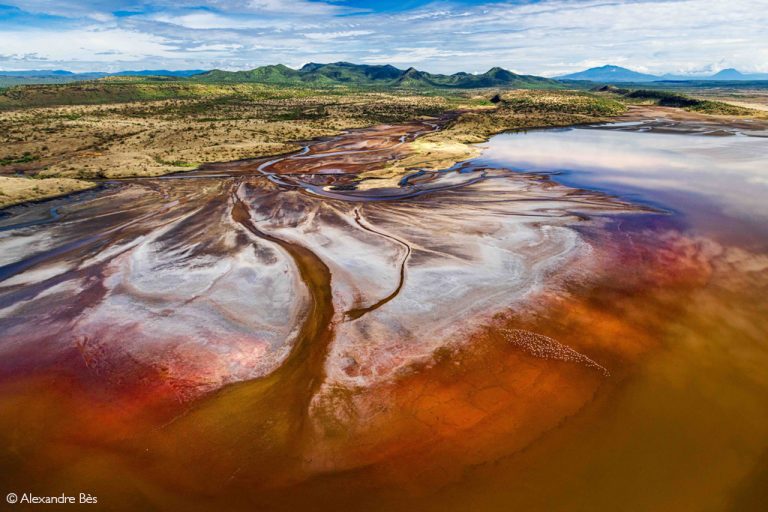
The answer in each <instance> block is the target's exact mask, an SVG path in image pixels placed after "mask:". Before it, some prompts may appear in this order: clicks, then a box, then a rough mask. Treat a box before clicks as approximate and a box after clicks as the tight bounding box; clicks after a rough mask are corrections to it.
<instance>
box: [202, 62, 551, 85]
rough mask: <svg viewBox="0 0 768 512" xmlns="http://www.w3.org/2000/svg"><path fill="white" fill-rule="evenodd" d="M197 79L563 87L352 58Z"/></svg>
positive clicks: (497, 71)
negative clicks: (448, 72) (296, 67)
mask: <svg viewBox="0 0 768 512" xmlns="http://www.w3.org/2000/svg"><path fill="white" fill-rule="evenodd" d="M193 79H194V80H195V81H204V82H216V83H236V82H257V83H266V84H284V85H301V84H306V85H318V86H322V85H328V86H332V85H348V86H356V87H385V88H390V87H401V88H409V89H416V88H450V89H473V88H484V87H514V88H523V89H546V88H550V89H556V88H562V87H563V86H562V84H560V83H559V82H557V81H556V80H550V79H548V78H542V77H538V76H531V75H518V74H516V73H512V72H511V71H507V70H506V69H502V68H498V67H496V68H493V69H491V70H489V71H487V72H485V73H482V74H477V75H473V74H469V73H455V74H453V75H440V74H433V73H427V72H426V71H419V70H417V69H415V68H408V69H406V70H401V69H398V68H396V67H394V66H390V65H382V66H370V65H365V64H352V63H349V62H335V63H332V64H317V63H310V64H306V65H305V66H303V67H302V68H301V69H298V70H295V69H291V68H288V67H286V66H283V65H281V64H280V65H277V66H262V67H259V68H256V69H252V70H250V71H221V70H218V69H217V70H213V71H209V72H208V73H203V74H201V75H197V76H195V77H194V78H193Z"/></svg>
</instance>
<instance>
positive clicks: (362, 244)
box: [0, 113, 768, 510]
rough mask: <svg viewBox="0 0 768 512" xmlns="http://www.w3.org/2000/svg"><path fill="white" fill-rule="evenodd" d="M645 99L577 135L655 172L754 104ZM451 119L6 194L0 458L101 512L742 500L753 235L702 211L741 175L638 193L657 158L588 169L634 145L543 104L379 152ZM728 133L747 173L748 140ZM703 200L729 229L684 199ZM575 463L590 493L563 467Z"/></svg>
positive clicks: (753, 350) (637, 505)
mask: <svg viewBox="0 0 768 512" xmlns="http://www.w3.org/2000/svg"><path fill="white" fill-rule="evenodd" d="M659 115H660V114H658V113H657V114H655V115H654V116H652V117H647V116H645V117H643V119H641V120H638V117H641V116H636V117H635V118H633V119H631V120H625V121H626V123H627V124H621V123H619V124H616V125H611V126H594V127H590V128H584V129H583V132H585V135H584V137H587V135H588V134H592V135H591V136H592V137H598V138H599V136H600V135H601V134H603V133H604V132H605V133H608V134H613V135H612V136H613V137H637V138H638V139H637V140H640V139H639V138H642V137H678V138H679V139H680V140H679V144H678V146H679V155H677V156H675V157H674V158H672V157H665V156H664V155H665V154H669V151H671V149H670V147H672V146H675V145H674V144H672V145H671V146H670V147H667V146H665V145H664V144H663V143H659V142H658V141H657V139H647V143H648V144H649V146H648V148H646V149H648V150H649V151H650V149H653V148H656V149H655V151H657V152H658V154H659V155H662V156H659V160H655V161H654V162H655V163H654V164H653V165H655V166H657V167H659V168H661V169H663V172H665V173H668V174H669V173H674V172H684V171H685V169H681V168H680V167H678V166H676V163H677V158H678V157H679V158H680V159H682V160H685V159H686V158H688V160H690V161H693V162H696V164H697V165H698V164H699V163H700V162H699V161H698V160H695V159H693V160H691V158H690V157H691V154H687V153H686V151H689V150H691V146H690V145H687V144H686V140H687V139H686V137H697V136H698V137H711V139H707V140H717V141H720V144H723V147H722V148H721V149H720V150H719V151H720V152H721V153H720V154H717V153H712V154H705V156H704V158H709V159H710V160H711V162H714V161H725V162H727V161H730V160H729V159H730V158H731V156H730V155H731V153H730V152H729V150H728V147H729V146H728V144H729V143H732V142H733V141H740V140H741V138H749V140H750V141H753V142H754V141H759V142H762V139H760V137H761V136H762V132H761V131H760V130H759V129H754V130H752V125H750V127H751V128H750V129H751V131H749V133H747V132H746V131H745V130H742V129H741V128H739V127H738V126H737V127H733V126H732V127H730V128H729V127H728V126H727V125H723V126H721V127H720V128H718V129H717V130H714V129H710V128H707V130H705V131H706V132H707V133H704V132H697V128H695V126H694V124H691V126H689V127H688V132H687V134H684V132H685V130H684V129H683V128H684V126H682V124H684V123H686V122H688V121H680V120H672V121H671V120H666V121H659V120H658V119H657V118H658V117H659ZM640 121H641V122H640ZM451 122H452V119H451V118H431V119H423V120H418V121H413V122H409V123H404V124H390V125H380V126H377V127H374V128H370V129H361V130H353V131H348V132H345V133H343V134H341V135H338V136H334V137H330V138H325V139H320V140H318V141H315V142H313V143H310V144H307V145H306V146H305V147H304V148H303V149H301V150H300V151H298V152H295V153H291V154H287V155H283V156H280V157H273V158H264V159H257V160H243V161H239V162H233V163H230V164H215V165H208V166H204V167H202V168H201V169H199V170H197V171H194V172H190V173H184V174H179V175H173V176H168V177H165V178H161V179H139V180H134V181H130V182H121V183H118V184H113V185H112V186H110V187H108V188H106V189H105V190H102V191H99V192H94V193H92V195H91V196H86V197H83V198H80V199H79V200H78V201H71V202H67V201H66V200H62V202H61V204H58V205H57V206H56V216H55V217H52V216H51V215H50V206H49V205H37V206H34V207H31V208H25V209H17V210H11V213H12V215H11V216H9V217H6V218H3V219H0V229H2V231H0V248H2V251H0V254H1V255H2V256H1V257H2V260H0V279H1V281H0V331H2V334H3V339H4V343H3V345H2V346H0V406H1V407H2V408H3V410H6V411H8V414H5V415H3V418H2V419H0V439H2V446H3V455H2V458H0V461H1V462H0V463H1V464H2V467H0V469H2V474H3V475H6V476H5V477H4V479H5V480H6V481H5V482H4V483H7V484H8V486H10V487H12V486H18V485H21V484H22V483H24V485H27V486H31V487H33V488H32V489H31V490H33V491H39V492H44V491H45V492H50V491H52V490H54V489H62V488H63V489H69V488H72V489H79V488H83V486H87V488H88V489H89V490H90V492H91V493H92V494H96V495H98V496H99V502H100V503H102V502H103V503H107V504H109V506H110V507H111V508H112V509H116V510H120V509H125V510H130V509H135V508H137V507H140V508H141V507H143V508H153V507H154V508H161V509H170V508H181V509H185V510H207V509H211V508H214V507H227V508H228V509H233V510H252V509H253V508H254V507H257V508H260V509H266V510H296V509H297V508H299V507H303V508H312V509H320V510H326V509H327V510H331V509H334V510H338V509H339V508H340V507H346V508H348V509H354V508H366V509H374V510H414V509H420V510H466V509H467V508H477V509H480V510H498V509H499V508H501V507H507V506H512V505H518V506H521V507H529V508H531V507H532V508H539V509H547V510H572V509H573V504H574V503H577V504H578V506H579V507H586V508H588V506H589V504H590V500H596V502H597V503H598V504H599V505H600V507H605V508H608V509H623V510H648V509H659V508H663V507H665V506H669V504H670V503H675V505H676V506H679V507H680V508H681V509H685V508H700V506H703V505H709V504H712V503H714V504H715V505H717V504H724V505H723V507H722V508H725V504H727V503H730V502H731V501H733V500H741V501H740V503H751V501H752V500H753V499H754V498H753V497H752V496H753V494H751V493H754V492H756V491H755V489H756V488H757V487H756V485H757V484H756V483H755V482H758V481H759V473H757V474H756V475H757V476H750V474H751V473H750V472H751V471H752V472H753V474H754V472H755V471H759V470H757V469H753V468H754V467H757V464H758V462H759V460H760V456H761V455H760V454H761V453H762V452H763V451H764V450H766V449H768V447H767V446H765V441H764V440H765V439H766V438H768V437H766V435H765V434H766V433H768V421H767V420H768V410H766V408H765V406H764V404H763V401H762V397H764V391H765V390H766V388H768V381H767V380H766V374H765V372H764V371H763V370H762V368H764V367H765V366H764V365H763V364H762V362H763V361H766V362H768V347H765V346H764V340H765V339H768V332H766V331H767V330H768V326H766V324H765V321H764V319H762V317H761V315H760V314H759V311H760V310H761V308H762V307H763V306H764V305H765V303H764V299H761V297H764V296H765V294H764V292H765V291H768V290H766V288H767V287H768V282H766V278H765V276H766V270H768V255H766V250H768V248H766V247H765V246H763V245H761V244H760V243H759V242H760V241H759V239H756V238H754V237H753V238H750V237H742V238H738V237H735V238H726V237H724V236H723V233H724V232H726V231H732V230H733V227H734V226H741V229H743V230H744V231H745V232H746V231H749V230H750V229H751V226H752V224H750V222H749V221H748V220H744V215H743V213H744V210H739V211H735V210H733V209H732V208H730V206H732V200H731V198H732V197H737V196H738V194H736V195H735V196H734V195H729V194H720V197H723V198H725V199H723V201H725V203H723V202H720V203H717V202H712V201H705V200H698V201H694V200H693V199H691V198H692V197H696V195H695V194H698V193H699V192H698V190H699V189H700V190H704V191H706V190H711V188H710V187H711V184H712V182H710V181H709V180H710V178H711V176H710V175H709V174H706V175H703V176H702V178H701V180H702V181H701V183H702V186H701V187H698V188H697V191H692V190H690V189H686V188H684V187H682V188H681V187H678V188H676V189H675V194H670V193H664V194H662V195H660V196H658V197H655V196H654V197H646V196H644V195H642V193H647V190H651V191H653V190H660V191H662V192H669V188H670V187H669V186H666V185H665V186H662V185H663V183H660V182H658V176H655V175H652V176H647V177H646V181H643V182H642V183H643V186H644V188H643V187H640V189H642V190H640V189H631V190H629V189H626V188H622V187H619V186H616V185H615V184H616V180H615V179H613V178H612V176H611V175H610V173H609V171H611V170H613V169H617V168H618V169H623V168H624V167H626V168H627V169H628V171H627V172H634V171H635V169H634V167H632V166H633V165H637V166H640V167H642V166H643V165H645V164H646V163H647V161H643V162H639V163H638V162H637V161H634V160H632V159H631V158H630V157H632V156H633V155H632V153H631V151H629V150H627V149H626V147H623V146H617V147H618V148H619V150H622V148H623V149H624V150H625V153H621V154H617V153H614V154H610V155H609V156H610V158H606V159H603V160H601V159H600V153H594V152H592V153H590V148H595V147H597V148H602V147H603V146H601V145H599V144H597V143H596V142H595V139H589V137H587V139H586V140H577V141H575V142H574V144H575V145H571V146H568V147H569V148H570V149H569V150H568V151H559V150H558V148H562V147H566V146H562V147H561V146H557V144H560V142H561V141H565V142H568V141H569V140H571V139H569V138H568V137H569V135H568V133H570V132H569V131H567V130H566V131H557V132H550V131H542V132H531V133H529V134H512V135H501V136H499V137H497V138H495V139H493V140H492V141H490V142H489V143H488V144H487V145H485V146H484V147H483V148H475V149H473V151H477V152H482V154H481V156H480V157H478V158H476V159H472V160H466V161H461V162H458V163H454V162H451V163H450V164H449V165H447V166H445V167H443V168H439V166H437V165H435V166H434V168H433V167H431V166H428V165H423V166H411V165H408V164H406V163H404V162H408V161H409V159H411V158H416V157H418V158H423V157H424V154H421V156H419V151H420V149H419V148H420V147H421V148H423V147H424V146H419V141H423V140H425V139H427V138H429V137H434V136H436V135H438V134H440V133H441V131H442V130H444V129H446V127H450V126H452V125H451ZM676 123H677V124H676ZM681 123H682V124H681ZM638 127H639V128H638ZM640 128H643V129H647V130H645V131H643V130H641V129H640ZM630 129H631V130H633V131H632V132H626V130H630ZM718 130H720V131H725V132H728V133H726V135H724V136H719V137H718V136H716V135H717V133H715V132H716V131H718ZM739 130H741V131H739ZM691 131H693V132H696V133H693V134H692V133H690V132H691ZM753 131H754V132H755V133H752V132H753ZM737 132H738V134H739V135H736V134H735V133H737ZM537 133H543V134H546V137H545V138H543V139H541V141H540V143H538V144H534V145H531V144H528V139H526V140H523V141H522V143H521V144H522V146H521V147H526V146H527V147H529V152H528V153H523V152H522V151H520V150H509V148H508V146H507V145H508V144H513V145H514V144H517V143H518V140H517V139H514V137H528V136H531V135H534V136H537V135H535V134H537ZM579 133H581V132H579ZM504 137H512V138H513V139H512V140H513V142H508V141H507V142H505V140H506V139H504ZM606 138H610V137H608V136H606ZM531 140H532V139H531ZM535 140H536V141H539V139H535ZM611 140H612V139H611ZM632 140H635V139H632ZM665 140H666V139H665ZM414 141H415V142H414ZM578 143H580V144H581V145H579V144H578ZM461 144H464V143H463V142H462V143H461ZM609 146H610V141H609ZM611 147H612V146H611ZM628 147H630V148H631V144H630V145H629V146H628ZM675 147H677V146H675ZM696 147H697V146H695V145H694V146H693V148H694V150H695V149H696ZM750 147H752V146H750ZM578 148H582V149H583V150H584V151H582V152H579V151H576V149H578ZM649 148H650V149H649ZM673 149H674V148H673ZM619 150H617V151H619ZM732 150H733V151H735V150H738V148H736V149H732ZM665 151H666V153H665ZM533 153H536V154H535V155H534V154H533ZM651 153H652V154H653V155H656V153H653V152H651ZM742 154H743V152H742ZM541 155H549V156H550V158H549V159H543V160H537V158H539V157H540V156H541ZM558 155H559V156H558ZM748 155H749V158H746V157H745V159H743V160H742V161H740V164H739V165H741V166H742V167H743V168H744V170H749V169H752V170H753V171H754V174H747V175H746V176H747V178H745V179H751V178H750V177H754V176H757V177H758V178H759V176H760V174H759V172H760V171H759V169H761V168H763V167H761V166H763V164H764V163H765V160H764V156H763V157H761V156H760V153H759V151H756V152H754V153H748ZM427 156H428V157H429V158H438V160H439V161H444V160H445V159H444V158H443V156H444V155H439V157H435V156H434V155H427ZM523 156H524V157H525V158H523ZM578 157H583V158H584V160H583V161H582V160H578V159H577V158H578ZM558 158H560V159H561V160H558ZM665 158H666V159H665ZM718 158H720V160H717V159H718ZM448 160H451V158H449V159H448ZM436 161H437V160H436ZM590 162H593V163H595V164H596V165H595V168H596V169H597V171H596V172H603V173H605V176H607V177H608V178H610V179H607V180H605V183H604V185H605V186H597V185H595V184H599V183H602V181H601V180H600V179H599V177H597V178H594V181H589V180H588V179H587V178H588V177H589V174H588V173H587V172H586V171H585V170H588V169H589V168H590V167H589V163H590ZM711 162H710V163H711ZM702 165H703V164H702ZM622 166H624V167H622ZM665 166H668V167H669V168H667V167H665ZM380 172H381V173H384V172H386V173H387V175H386V176H383V175H377V173H380ZM636 179H640V180H641V181H642V179H643V176H642V175H640V177H636ZM654 180H656V181H654ZM734 180H735V178H734ZM681 181H684V180H681ZM734 183H735V181H734ZM580 184H581V185H580ZM758 185H759V180H758V182H755V183H753V185H752V186H753V187H756V186H758ZM717 186H722V185H717ZM760 186H762V185H760ZM734 190H736V191H738V190H740V189H739V188H738V187H736V186H734ZM673 201H674V202H675V204H670V203H672V202H673ZM681 205H682V206H681ZM715 206H716V207H717V208H718V210H717V211H718V212H719V214H720V216H721V217H723V218H727V219H729V220H728V223H727V224H728V225H729V229H727V230H723V229H720V227H721V226H722V225H724V224H715V223H713V222H711V219H712V217H711V216H707V215H704V213H705V212H708V211H711V208H712V207H715ZM742 208H747V209H748V211H747V212H746V213H748V214H749V215H761V213H760V211H761V210H760V208H762V206H760V204H759V203H751V202H750V203H747V205H746V206H744V205H742ZM733 340H737V341H735V342H734V341H733ZM734 376H736V377H734ZM691 383H693V388H691V387H690V384H691ZM705 403H706V404H709V407H704V406H703V404H705ZM745 414H749V415H750V419H751V420H752V421H750V422H744V421H739V420H737V419H736V418H739V417H743V416H744V415H745ZM687 415H689V416H690V418H688V417H687ZM722 415H726V416H728V417H730V418H733V420H728V421H722V417H721V416H722ZM718 418H720V420H718ZM718 421H719V424H720V425H721V428H720V429H719V430H718V428H716V425H718ZM706 439H710V440H711V441H712V442H711V443H709V444H707V442H706ZM678 446H679V447H682V448H680V449H678V448H677V447H678ZM617 454H620V455H617ZM654 458H659V459H660V460H664V463H663V464H662V469H661V471H662V472H663V473H664V479H663V481H656V480H655V479H654V478H653V476H652V475H653V474H655V473H654V471H659V469H658V468H657V467H656V464H654V463H653V461H654ZM715 459H717V464H715ZM652 466H653V468H652ZM715 466H716V467H717V468H718V471H710V470H709V469H707V468H710V467H715ZM561 468H567V471H561ZM638 468H639V470H640V471H641V475H646V476H645V477H643V479H644V480H643V486H642V488H643V492H642V493H631V492H629V491H628V489H630V488H631V486H632V485H633V484H632V482H634V481H636V478H637V474H638ZM692 474H694V475H695V476H696V478H692V479H689V480H686V479H685V478H683V476H682V475H692ZM592 478H597V479H599V481H601V482H606V484H605V485H604V486H603V487H602V488H601V489H602V490H601V492H599V493H595V492H594V490H592V491H588V490H584V489H583V486H582V484H583V482H584V481H585V479H587V480H589V479H592ZM689 481H691V482H693V481H699V482H706V488H707V489H708V491H707V493H704V494H702V493H701V492H698V493H697V492H695V491H696V489H697V486H696V485H694V484H693V483H690V484H688V483H686V482H689ZM29 482H34V484H29ZM681 482H682V483H681ZM580 486H581V487H580ZM699 491H700V489H699ZM729 500H730V501H729ZM734 502H735V501H734ZM472 504H474V505H472ZM714 508H717V506H715V507H714Z"/></svg>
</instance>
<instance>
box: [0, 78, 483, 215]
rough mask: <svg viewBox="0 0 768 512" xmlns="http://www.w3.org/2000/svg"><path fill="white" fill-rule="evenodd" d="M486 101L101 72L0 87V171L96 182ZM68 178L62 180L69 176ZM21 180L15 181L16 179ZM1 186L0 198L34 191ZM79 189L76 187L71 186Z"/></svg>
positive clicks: (266, 151) (246, 154)
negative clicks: (77, 79) (91, 77)
mask: <svg viewBox="0 0 768 512" xmlns="http://www.w3.org/2000/svg"><path fill="white" fill-rule="evenodd" d="M483 104H488V105H490V103H489V102H488V101H487V99H473V98H471V97H467V96H457V95H438V94H431V93H421V94H414V93H409V92H397V91H393V92H386V93H385V92H376V91H362V90H351V89H345V88H323V89H309V88H290V87H278V86H268V85H259V84H232V85H227V84H197V83H183V82H174V81H163V82H155V81H153V82H144V81H139V80H130V79H126V80H105V81H98V82H93V83H83V84H65V85H41V86H27V87H23V88H16V89H10V90H7V91H6V92H5V94H0V105H1V106H2V107H0V108H1V109H2V110H0V144H2V149H0V175H4V176H14V177H17V178H18V179H28V178H31V177H34V178H37V180H36V187H37V188H36V190H39V191H40V195H39V196H38V197H45V196H46V195H47V194H46V192H47V191H49V190H50V188H49V187H42V186H41V185H40V183H41V181H42V180H41V178H72V179H77V180H94V179H105V178H110V179H113V178H128V177H136V176H157V175H161V174H167V173H172V172H178V171H183V170H189V169H192V168H194V167H197V166H198V165H200V164H202V163H205V162H214V161H227V160H236V159H244V158H254V157H259V156H264V155H271V154H276V153H284V152H287V151H292V150H295V149H297V148H298V147H299V145H298V144H297V141H304V140H308V139H312V138H315V137H319V136H327V135H333V134H336V133H339V131H341V130H343V129H347V128H355V127H363V126H370V125H372V124H377V123H385V122H389V123H395V122H398V121H405V120H409V119H413V118H418V117H421V116H430V115H436V114H440V113H442V112H445V111H448V110H453V109H457V108H475V107H478V106H482V105H483ZM67 183H69V182H67ZM16 188H18V187H16ZM22 188H23V189H24V190H25V191H26V192H27V193H25V194H24V195H22V196H17V195H15V194H14V193H13V192H12V191H10V190H7V189H4V192H5V195H3V196H0V205H2V206H7V205H9V204H12V203H14V202H20V201H26V200H29V199H31V198H38V197H30V194H29V192H30V191H32V190H35V187H22ZM78 188H79V187H78Z"/></svg>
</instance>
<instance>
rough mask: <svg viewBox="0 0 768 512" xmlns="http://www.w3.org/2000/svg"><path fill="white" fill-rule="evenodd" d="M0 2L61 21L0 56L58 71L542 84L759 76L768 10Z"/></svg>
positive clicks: (568, 3)
mask: <svg viewBox="0 0 768 512" xmlns="http://www.w3.org/2000/svg"><path fill="white" fill-rule="evenodd" d="M6 2H7V3H11V4H15V5H19V6H21V7H22V8H25V9H27V10H28V11H30V12H49V13H54V14H58V15H62V16H69V17H71V18H72V21H71V22H72V23H73V24H74V26H73V27H69V28H66V29H60V30H51V29H46V30H43V29H34V28H33V29H26V30H25V29H22V28H14V29H13V30H10V31H7V30H4V31H2V32H0V45H2V53H3V54H14V55H15V54H18V55H25V54H38V55H40V56H42V57H45V58H48V59H50V60H51V61H52V62H51V66H54V65H56V66H58V67H76V66H80V65H82V63H83V62H91V61H92V62H97V63H98V62H105V60H106V59H105V58H104V54H103V53H104V52H109V51H112V52H116V54H117V55H119V56H121V58H125V59H128V60H142V59H143V60H148V61H152V59H153V58H154V59H155V60H156V61H157V62H161V61H162V62H164V63H166V65H169V64H170V65H173V62H174V59H175V62H176V63H177V64H178V65H182V64H183V65H190V64H191V65H192V67H207V66H208V65H210V64H212V63H216V64H225V65H226V67H228V68H245V67H253V66H255V65H260V64H268V63H277V62H283V63H286V64H292V63H295V64H298V63H301V62H308V61H315V62H322V61H328V60H347V61H352V62H368V63H393V64H397V65H400V66H401V67H405V66H408V65H411V64H418V65H419V67H420V68H422V69H426V70H429V71H438V72H455V71H459V70H467V71H473V70H478V69H488V68H490V67H492V66H496V65H498V66H503V67H506V68H509V69H516V70H519V71H521V72H526V73H533V74H545V75H555V74H560V73H565V72H570V71H575V70H579V69H583V68H585V67H590V66H593V65H602V64H609V63H610V64H619V65H625V66H628V67H632V68H635V69H638V70H641V71H647V72H653V73H664V72H684V71H692V70H713V71H716V70H718V69H722V68H724V67H737V68H739V69H742V70H743V71H768V44H766V42H768V0H730V1H729V2H716V1H709V0H608V1H606V0H544V1H541V2H537V3H531V2H522V3H520V2H511V3H507V2H501V3H489V4H487V5H482V6H475V7H467V6H459V5H457V4H451V3H450V2H440V3H439V4H437V3H436V4H432V5H427V6H423V7H421V8H418V9H411V10H408V11H405V12H399V13H375V12H369V13H360V12H355V11H352V10H350V9H348V8H347V7H344V6H343V3H342V2H334V3H323V2H310V1H308V0H252V1H250V2H233V1H226V0H199V1H193V0H179V1H175V2H172V1H171V0H156V1H154V2H153V3H152V4H153V10H152V11H151V12H148V13H146V14H137V15H135V16H131V17H128V18H116V17H113V15H112V12H113V11H115V10H119V9H129V8H136V7H137V6H138V7H139V8H140V7H141V5H142V4H141V1H139V2H135V1H129V0H82V1H75V0H45V1H43V0H6ZM123 3H124V4H125V5H122V4H123ZM131 6H133V7H131ZM200 7H205V8H203V9H201V8H200ZM342 14H343V15H342ZM97 18H98V19H100V20H101V22H102V24H101V25H100V26H98V27H95V26H93V20H94V19H97ZM12 34H14V35H13V36H12ZM60 42H61V44H60ZM201 49H202V50H201ZM70 52H71V53H70Z"/></svg>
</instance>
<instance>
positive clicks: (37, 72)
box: [0, 69, 205, 80]
mask: <svg viewBox="0 0 768 512" xmlns="http://www.w3.org/2000/svg"><path fill="white" fill-rule="evenodd" d="M200 73H205V70H203V69H185V70H181V71H169V70H167V69H142V70H138V71H118V72H117V73H102V72H99V71H93V72H87V73H73V72H72V71H65V70H63V69H33V70H28V71H2V70H0V76H8V77H18V78H27V77H67V78H73V79H78V80H90V79H93V78H103V77H105V76H193V75H199V74H200Z"/></svg>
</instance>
